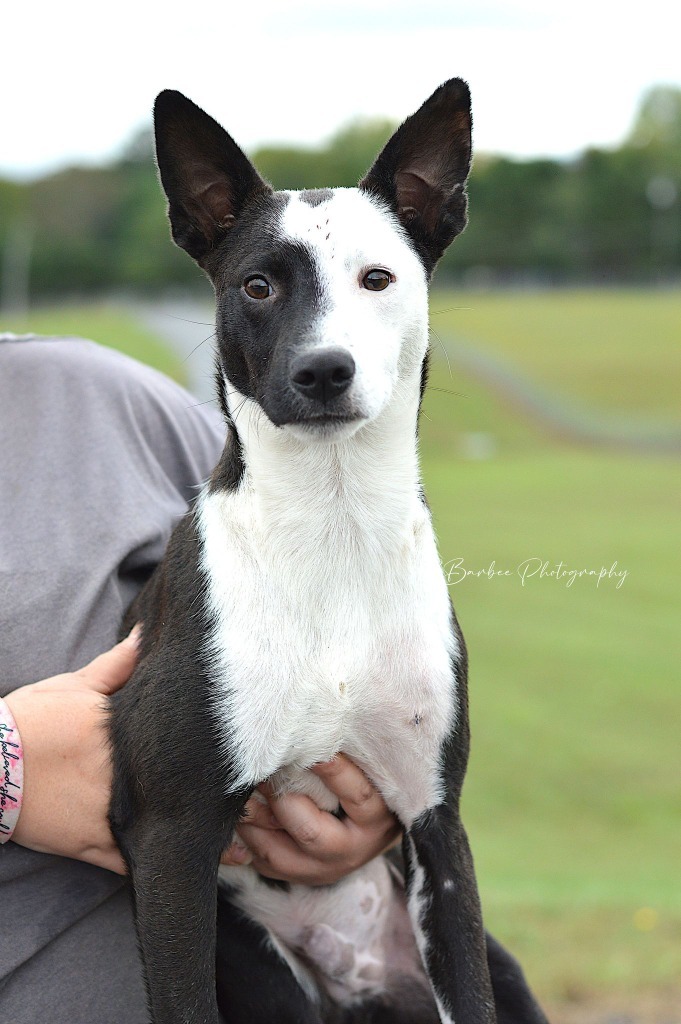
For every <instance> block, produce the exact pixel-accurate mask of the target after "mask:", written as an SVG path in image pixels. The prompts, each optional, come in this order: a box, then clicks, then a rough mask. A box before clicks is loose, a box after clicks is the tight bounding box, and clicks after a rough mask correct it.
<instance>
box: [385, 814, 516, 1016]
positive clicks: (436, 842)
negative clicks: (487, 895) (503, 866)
mask: <svg viewBox="0 0 681 1024" xmlns="http://www.w3.org/2000/svg"><path fill="white" fill-rule="evenodd" d="M404 855H405V861H406V865H407V892H408V904H409V913H410V916H411V919H412V923H413V927H414V932H415V935H416V939H417V943H418V946H419V949H420V952H421V956H422V958H423V962H424V966H425V968H426V971H427V973H428V976H429V978H430V982H431V985H432V988H433V993H434V995H435V999H436V1001H437V1006H438V1011H439V1013H440V1019H441V1020H442V1022H443V1024H494V1022H495V1021H496V1016H495V1011H494V998H493V995H492V987H491V983H490V977H489V969H488V966H487V953H486V947H485V933H484V930H483V926H482V914H481V910H480V900H479V897H478V889H477V884H476V880H475V872H474V870H473V860H472V857H471V853H470V848H469V845H468V838H467V836H466V832H465V829H464V827H463V825H462V823H461V819H460V817H459V812H458V800H456V801H455V800H454V799H453V798H452V800H451V802H450V801H445V802H444V803H442V804H439V805H438V806H436V807H432V808H430V809H429V810H427V811H424V812H423V813H422V814H421V815H420V816H419V817H418V818H417V819H416V820H415V821H414V822H413V823H412V825H411V826H410V828H409V829H408V830H406V831H405V837H404Z"/></svg>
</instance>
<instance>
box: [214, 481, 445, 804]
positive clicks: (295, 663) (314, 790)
mask: <svg viewBox="0 0 681 1024" xmlns="http://www.w3.org/2000/svg"><path fill="white" fill-rule="evenodd" d="M416 515H417V518H418V519H419V523H418V524H417V527H416V529H412V530H411V531H410V536H409V537H407V538H405V539H404V542H403V543H402V544H400V545H397V550H394V551H390V552H389V553H388V554H387V555H385V557H384V561H383V563H382V564H380V565H378V566H377V565H370V564H368V556H367V552H362V551H357V553H356V554H357V557H356V558H353V557H348V551H347V549H345V548H344V547H343V545H344V543H346V542H347V543H350V542H351V538H349V537H348V538H344V537H343V536H342V531H341V534H340V536H339V537H337V538H336V541H337V544H336V546H335V552H336V554H333V553H329V549H328V548H327V549H326V550H317V551H316V552H314V553H313V554H312V555H310V556H307V557H306V553H305V552H301V553H300V557H299V558H298V559H296V560H295V562H294V564H291V562H290V554H289V553H285V554H283V553H282V555H281V558H279V557H274V558H271V557H268V558H262V557H261V551H260V548H259V546H258V545H255V544H253V537H252V536H250V537H249V536H248V535H247V533H245V532H244V531H243V530H242V529H240V527H239V519H240V516H239V512H238V508H237V504H236V501H235V498H234V497H233V496H230V495H227V494H212V495H211V494H205V495H204V496H203V498H202V501H201V506H200V510H199V521H200V524H201V530H202V534H203V543H204V552H205V559H204V567H205V568H206V570H207V575H208V577H209V604H210V606H211V609H212V612H213V614H214V616H215V632H214V635H213V636H212V638H211V654H212V657H213V660H214V666H215V669H214V685H215V691H214V707H215V711H216V715H217V720H218V723H219V727H220V730H221V734H222V736H223V737H224V742H225V748H226V750H227V751H229V756H230V761H231V763H232V765H233V776H232V779H231V781H230V784H231V785H232V786H234V787H237V786H242V785H255V784H257V783H259V782H261V781H262V780H263V779H265V778H269V777H271V776H273V775H274V776H275V777H276V779H277V781H278V784H279V787H280V789H282V790H283V789H295V790H298V791H303V792H308V793H309V794H310V795H312V796H313V797H314V798H315V799H316V800H317V802H318V803H320V805H322V806H324V805H327V806H329V803H330V802H329V800H328V798H329V794H328V791H326V790H325V789H324V787H323V786H322V784H321V783H320V782H319V780H318V779H317V777H316V776H314V775H312V774H311V773H309V772H308V771H306V769H308V768H309V767H310V766H311V765H312V764H315V763H317V762H319V761H325V760H328V759H330V758H331V757H332V756H333V755H334V754H336V753H337V752H338V751H340V750H342V751H343V752H345V753H346V754H347V755H348V756H349V757H351V758H352V759H353V760H354V761H356V763H358V764H359V765H360V766H361V767H362V768H363V769H364V770H365V771H366V772H367V774H368V775H369V777H370V778H371V779H372V780H373V781H374V782H375V783H376V784H377V785H378V786H379V788H380V789H381V791H382V793H383V794H384V797H385V799H386V801H387V802H388V804H389V805H390V806H391V807H392V808H393V809H394V810H395V811H396V812H397V813H398V814H399V815H400V817H402V818H403V820H405V821H409V820H411V819H413V817H415V816H416V815H418V814H419V813H420V812H421V811H422V810H423V809H425V807H428V806H432V805H433V804H434V803H436V802H437V801H438V800H439V798H440V796H441V793H440V772H439V758H440V751H441V746H442V742H443V739H444V737H445V735H446V734H447V732H448V730H449V729H450V728H451V726H452V720H453V715H454V702H455V693H454V680H453V676H452V654H453V653H454V652H453V650H452V645H453V637H452V633H451V627H450V620H449V605H448V598H447V591H446V586H445V583H444V580H443V578H442V573H441V570H440V566H439V561H438V557H437V552H436V549H435V544H434V541H433V538H432V533H431V531H430V525H429V523H428V522H427V516H426V513H425V510H420V509H418V508H417V511H416ZM331 803H332V801H331ZM329 809H330V806H329Z"/></svg>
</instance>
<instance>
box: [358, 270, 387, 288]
mask: <svg viewBox="0 0 681 1024" xmlns="http://www.w3.org/2000/svg"><path fill="white" fill-rule="evenodd" d="M391 281H392V277H391V276H390V274H389V273H388V271H387V270H370V271H369V272H368V273H367V274H365V275H364V277H363V278H362V285H363V286H364V287H365V288H368V289H369V291H370V292H382V291H383V289H384V288H387V287H388V285H389V284H390V282H391Z"/></svg>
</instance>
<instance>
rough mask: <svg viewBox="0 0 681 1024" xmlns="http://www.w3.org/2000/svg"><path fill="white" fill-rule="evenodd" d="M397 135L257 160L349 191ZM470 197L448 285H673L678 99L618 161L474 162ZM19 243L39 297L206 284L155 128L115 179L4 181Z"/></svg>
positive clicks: (265, 170) (663, 91)
mask: <svg viewBox="0 0 681 1024" xmlns="http://www.w3.org/2000/svg"><path fill="white" fill-rule="evenodd" d="M393 129H394V125H392V124H391V123H390V122H388V121H356V122H353V123H352V124H350V125H347V126H346V127H345V128H343V129H341V130H340V131H339V132H337V133H336V134H335V135H334V136H333V137H332V138H331V139H330V140H329V141H328V143H327V144H326V145H324V146H320V147H318V148H315V149H303V148H299V147H295V146H263V147H261V148H259V149H258V150H257V151H256V152H255V154H254V160H255V163H256V165H257V166H258V168H259V170H260V171H261V173H262V174H263V175H264V176H265V177H266V178H267V179H268V180H269V181H271V182H272V184H273V185H274V186H275V188H316V187H323V186H327V185H344V186H353V185H356V184H357V182H358V181H359V179H360V178H361V177H362V176H363V175H364V173H365V171H366V170H367V168H368V167H369V166H370V165H371V163H372V162H373V160H374V158H375V156H376V154H377V153H378V152H379V151H380V149H381V148H382V146H383V144H384V143H385V141H386V139H387V138H388V137H389V135H390V133H391V131H392V130H393ZM469 192H470V208H471V218H470V224H469V227H468V228H467V230H466V232H465V233H464V235H463V237H462V238H461V239H460V240H459V241H458V242H457V244H456V245H455V246H453V247H452V248H451V249H450V250H449V252H448V253H447V254H446V256H445V258H444V259H443V261H442V267H441V271H440V273H441V274H442V276H443V277H447V276H449V277H450V278H456V279H459V280H464V281H465V280H469V279H471V280H485V281H490V280H493V281H494V280H496V281H509V282H512V281H516V282H517V281H519V280H529V281H544V282H549V283H550V282H556V283H558V282H564V281H591V280H600V281H610V282H616V281H622V282H625V281H651V280H652V281H657V280H673V279H677V280H678V277H679V273H680V271H681V198H680V197H681V90H679V89H676V88H673V87H671V86H658V87H656V88H654V89H652V90H651V91H650V92H649V93H647V94H646V95H645V96H644V97H643V99H642V101H641V105H640V108H639V110H638V112H637V114H636V117H635V119H634V122H633V125H632V129H631V132H630V134H629V136H628V137H627V139H626V140H625V142H624V143H623V144H622V146H620V147H619V148H617V149H612V150H602V149H590V150H587V151H586V152H585V153H583V154H582V155H581V156H580V157H579V158H578V159H576V160H574V161H571V162H561V161H557V160H524V161H521V160H513V159H509V158H508V157H494V156H485V155H478V156H477V157H476V160H475V163H474V167H473V172H472V175H471V180H470V186H469ZM17 225H18V227H17ZM17 231H18V232H19V235H17ZM17 237H21V238H28V237H30V238H31V239H32V254H31V259H30V267H28V264H27V263H26V260H25V259H24V264H25V270H24V271H23V278H24V281H25V280H27V278H28V272H29V270H30V282H31V287H32V290H33V292H34V293H35V294H36V295H38V296H39V295H47V294H60V295H64V294H69V293H74V292H84V291H97V290H115V289H117V288H126V289H128V288H134V289H139V290H142V289H158V288H162V287H165V286H167V285H178V284H182V285H183V286H184V285H191V283H192V282H197V283H198V281H199V277H200V275H199V274H198V272H197V270H196V268H195V267H194V266H193V265H192V263H191V261H190V260H189V259H188V258H187V257H186V256H185V255H184V254H183V253H181V252H180V251H179V250H177V249H175V248H174V247H173V246H172V245H170V244H169V230H168V225H167V220H166V216H165V201H164V198H163V195H162V192H161V190H160V187H159V185H158V181H157V174H156V169H155V166H154V160H153V139H152V132H151V128H150V127H145V128H143V129H141V130H140V131H139V132H137V133H136V134H135V135H134V136H133V138H132V139H131V141H130V143H129V144H128V146H127V147H126V149H125V150H124V152H123V153H122V155H121V157H120V159H119V160H118V161H117V162H116V163H115V164H113V165H112V166H109V167H104V168H98V169H83V168H72V169H70V170H67V171H61V172H60V173H58V174H53V175H50V176H49V177H46V178H43V179H41V180H39V181H36V182H34V183H32V184H16V183H13V182H3V181H0V249H2V252H3V254H4V256H6V250H7V249H8V247H9V248H10V249H12V248H13V247H16V245H17V243H16V241H13V239H16V238H17ZM11 255H12V254H11V253H10V256H11ZM3 265H4V266H9V267H10V278H9V279H8V278H7V272H6V273H5V280H10V284H11V280H12V278H11V273H12V272H13V271H11V268H12V267H14V268H15V269H16V265H17V261H16V260H13V259H12V258H10V259H9V260H7V259H5V258H4V257H3ZM12 288H14V286H13V285H12ZM6 292H7V289H6Z"/></svg>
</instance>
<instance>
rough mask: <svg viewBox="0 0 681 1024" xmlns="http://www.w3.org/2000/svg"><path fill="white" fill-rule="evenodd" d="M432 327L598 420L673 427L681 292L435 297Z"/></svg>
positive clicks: (680, 376) (679, 374)
mask: <svg viewBox="0 0 681 1024" xmlns="http://www.w3.org/2000/svg"><path fill="white" fill-rule="evenodd" d="M431 309H432V326H433V328H434V329H435V331H437V332H438V333H439V332H441V331H442V332H444V333H447V334H451V335H455V336H460V337H462V338H464V339H466V340H467V341H469V342H472V343H474V344H478V343H479V344H482V345H484V346H485V347H488V348H489V349H491V350H493V351H495V352H497V353H498V354H499V355H501V356H503V357H504V358H505V359H507V360H508V361H509V363H510V364H511V365H512V366H514V367H516V368H518V369H520V370H522V371H523V372H525V373H527V374H528V375H529V376H530V377H532V378H533V379H534V380H536V381H537V382H538V383H540V384H545V385H546V386H548V387H550V388H552V389H554V390H555V391H556V392H557V393H559V394H562V395H564V396H566V397H569V398H572V399H574V400H576V401H577V402H580V403H583V404H586V405H596V406H598V407H600V408H602V409H603V410H604V411H619V412H625V413H629V414H631V415H636V414H646V415H649V416H651V417H654V418H655V419H656V420H661V421H664V420H666V419H668V418H672V419H674V420H676V422H678V420H679V381H680V380H681V290H675V291H659V292H658V291H647V292H646V291H640V292H636V291H627V292H624V291H616V290H596V289H593V290H583V291H542V292H535V293H527V292H507V291H503V292H489V293H488V292H450V291H446V292H445V291H435V292H434V294H433V301H432V302H431Z"/></svg>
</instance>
